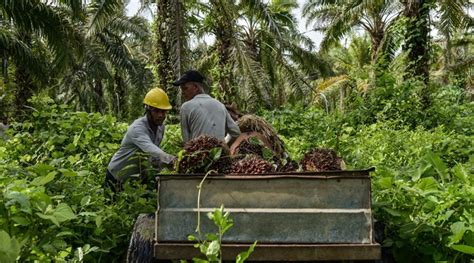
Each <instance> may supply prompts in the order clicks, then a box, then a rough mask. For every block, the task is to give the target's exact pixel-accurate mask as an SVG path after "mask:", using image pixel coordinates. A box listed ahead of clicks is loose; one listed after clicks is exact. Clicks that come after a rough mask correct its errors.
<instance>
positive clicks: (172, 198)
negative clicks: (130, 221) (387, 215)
mask: <svg viewBox="0 0 474 263" xmlns="http://www.w3.org/2000/svg"><path fill="white" fill-rule="evenodd" d="M369 172H370V170H363V171H339V172H323V173H289V174H272V175H262V176H256V175H247V176H246V175H239V176H232V175H226V176H223V175H216V176H209V177H207V178H206V180H205V182H204V184H203V189H202V192H201V199H200V208H199V209H198V208H197V202H198V200H197V196H198V194H197V188H196V186H197V185H198V184H199V183H200V182H201V180H202V178H203V176H193V175H166V176H159V178H158V209H157V211H156V216H155V217H156V218H155V220H156V225H155V231H156V232H155V244H154V248H155V249H154V257H155V258H157V259H192V258H193V257H196V256H199V251H198V250H197V249H196V248H194V247H193V244H192V243H190V242H188V241H187V236H188V235H189V234H195V233H194V229H195V228H196V222H197V215H198V212H199V213H201V222H202V223H201V228H202V230H203V232H204V233H215V232H216V230H217V228H215V226H213V224H212V222H210V220H208V219H207V217H206V216H205V214H206V213H207V212H209V211H212V210H213V209H214V208H217V207H219V206H220V205H221V204H224V206H225V209H226V211H230V213H231V217H232V218H233V220H234V226H233V227H232V229H231V230H229V232H228V233H226V235H225V236H224V239H223V243H224V244H223V257H224V259H225V260H231V259H235V256H236V255H237V254H238V253H240V252H242V251H244V250H246V249H247V248H248V247H249V246H250V244H251V243H253V241H255V240H257V241H258V244H257V247H256V249H255V251H254V252H253V254H252V255H251V258H250V260H254V261H260V260H261V261H313V260H371V259H379V258H380V254H381V252H380V245H379V244H377V243H375V242H374V241H373V239H372V212H371V203H370V202H371V201H370V200H371V199H370V177H369Z"/></svg>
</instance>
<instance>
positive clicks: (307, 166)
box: [300, 148, 342, 172]
mask: <svg viewBox="0 0 474 263" xmlns="http://www.w3.org/2000/svg"><path fill="white" fill-rule="evenodd" d="M341 162H342V159H341V158H340V157H338V156H337V154H336V152H335V151H334V150H331V149H324V148H314V149H311V150H310V151H309V152H307V153H306V154H305V155H304V156H303V159H302V160H301V162H300V166H301V168H302V170H303V171H311V172H321V171H333V170H342V169H341Z"/></svg>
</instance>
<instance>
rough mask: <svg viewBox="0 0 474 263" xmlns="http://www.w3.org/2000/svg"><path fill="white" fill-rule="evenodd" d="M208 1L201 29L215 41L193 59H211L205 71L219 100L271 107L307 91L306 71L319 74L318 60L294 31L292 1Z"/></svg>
mask: <svg viewBox="0 0 474 263" xmlns="http://www.w3.org/2000/svg"><path fill="white" fill-rule="evenodd" d="M211 2H212V4H213V5H214V6H212V5H211V6H210V7H209V8H208V9H203V12H204V14H205V15H204V19H203V23H202V24H203V28H202V29H203V30H202V31H204V32H212V33H213V35H214V36H215V39H216V41H215V43H214V45H213V46H212V47H211V48H209V49H207V52H208V53H207V55H204V56H202V58H203V59H202V60H200V61H199V62H198V63H197V64H200V65H215V66H214V67H211V68H214V69H212V70H211V71H210V75H211V77H213V80H214V87H215V88H217V92H216V94H217V95H220V96H221V97H220V98H221V99H222V100H224V101H228V102H230V101H234V102H237V103H238V104H240V106H241V107H246V106H248V107H252V106H255V105H266V106H268V107H272V106H278V105H281V104H282V103H283V102H285V101H287V100H289V99H291V98H292V97H293V98H294V97H299V98H302V97H304V96H301V94H304V93H305V92H310V91H311V88H310V85H309V81H308V79H307V77H306V76H307V75H306V72H310V73H312V74H319V72H317V73H316V71H317V70H315V67H314V65H324V64H323V63H318V62H320V61H321V60H320V59H319V56H318V55H317V54H316V53H314V52H311V48H312V42H311V41H310V40H309V39H308V38H306V37H304V36H303V35H302V34H301V33H299V32H298V31H297V28H296V19H295V18H294V17H293V15H292V13H291V11H292V10H293V9H294V8H296V7H297V4H296V1H293V0H289V1H271V2H266V1H258V0H252V1H251V0H242V1H237V2H230V1H217V0H216V1H211ZM316 68H317V67H316ZM321 68H323V67H321ZM293 91H295V92H293Z"/></svg>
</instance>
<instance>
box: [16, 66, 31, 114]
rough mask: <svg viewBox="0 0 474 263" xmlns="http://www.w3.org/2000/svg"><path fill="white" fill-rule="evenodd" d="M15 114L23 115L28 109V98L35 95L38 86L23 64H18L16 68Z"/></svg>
mask: <svg viewBox="0 0 474 263" xmlns="http://www.w3.org/2000/svg"><path fill="white" fill-rule="evenodd" d="M15 83H16V85H17V86H16V90H15V102H14V105H15V114H16V116H23V113H24V111H25V110H26V109H27V108H26V107H25V105H26V104H27V103H28V100H29V99H30V98H31V97H32V96H33V94H34V91H35V90H36V86H35V84H34V83H33V80H32V78H31V75H30V74H29V73H28V71H27V70H26V69H25V68H24V67H23V66H22V65H17V66H16V70H15Z"/></svg>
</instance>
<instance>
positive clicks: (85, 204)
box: [81, 195, 91, 206]
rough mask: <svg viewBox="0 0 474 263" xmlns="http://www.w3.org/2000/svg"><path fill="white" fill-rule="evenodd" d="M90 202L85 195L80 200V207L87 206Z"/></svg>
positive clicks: (88, 196)
mask: <svg viewBox="0 0 474 263" xmlns="http://www.w3.org/2000/svg"><path fill="white" fill-rule="evenodd" d="M90 201H91V196H90V195H86V196H84V197H83V198H82V199H81V206H87V205H88V204H89V203H90Z"/></svg>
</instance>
